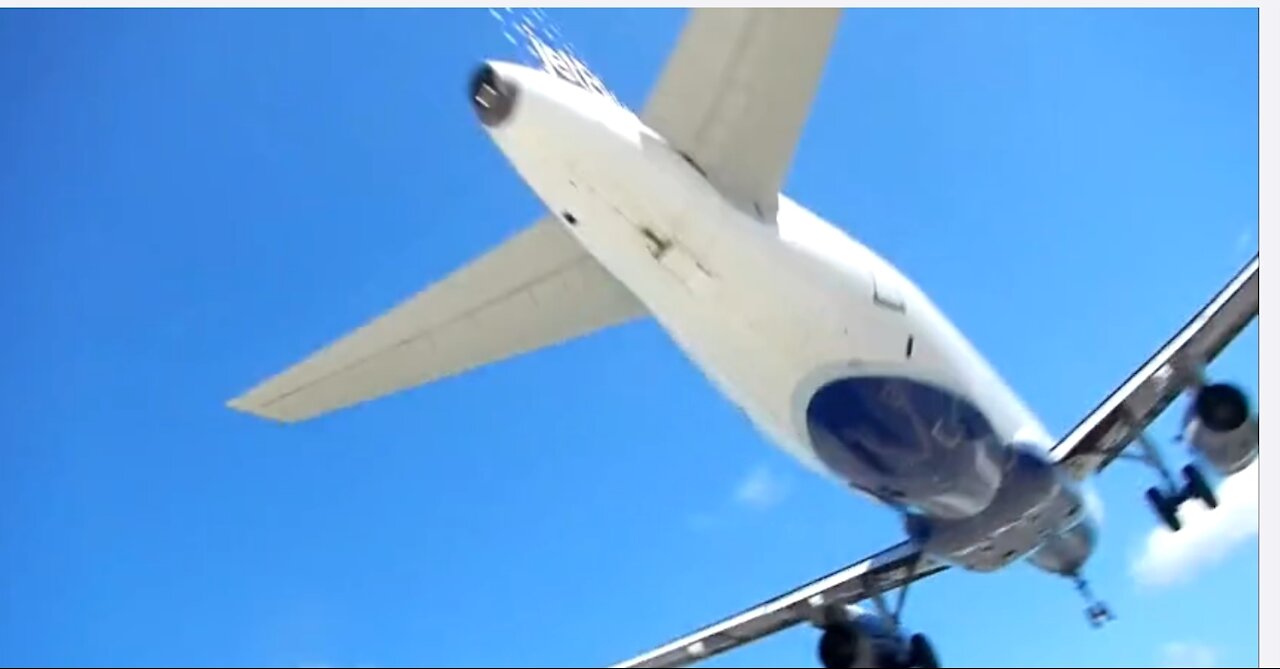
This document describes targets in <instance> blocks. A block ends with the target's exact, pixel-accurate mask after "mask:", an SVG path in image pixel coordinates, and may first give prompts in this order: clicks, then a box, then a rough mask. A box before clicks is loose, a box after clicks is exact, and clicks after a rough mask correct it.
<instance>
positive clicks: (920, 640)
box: [867, 557, 942, 669]
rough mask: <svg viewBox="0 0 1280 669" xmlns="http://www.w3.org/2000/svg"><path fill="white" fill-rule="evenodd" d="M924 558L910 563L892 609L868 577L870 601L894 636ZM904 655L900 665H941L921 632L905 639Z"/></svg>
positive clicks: (933, 668)
mask: <svg viewBox="0 0 1280 669" xmlns="http://www.w3.org/2000/svg"><path fill="white" fill-rule="evenodd" d="M923 559H924V558H923V557H921V558H919V559H917V560H916V561H915V562H913V563H912V564H911V572H910V573H909V574H908V575H907V581H906V583H904V584H903V585H902V587H900V588H898V604H897V606H895V607H894V609H893V610H892V611H890V610H889V605H888V604H887V603H886V602H885V598H884V593H882V592H881V591H880V588H879V584H877V583H876V582H875V580H874V579H870V580H869V582H868V583H867V589H868V590H869V591H870V594H871V601H872V602H874V603H875V606H876V612H877V613H879V614H880V617H881V618H883V619H884V620H885V621H886V623H887V624H888V625H889V629H890V631H891V632H892V633H893V634H894V636H900V635H901V633H902V612H903V610H904V609H905V608H906V605H907V590H908V589H909V588H910V587H911V583H912V581H913V580H914V579H915V575H916V570H917V569H919V568H920V562H921V561H922V560H923ZM904 650H905V656H904V657H901V658H899V659H900V660H901V662H902V664H901V666H902V667H911V668H918V669H937V668H938V667H941V666H942V665H941V664H939V663H938V655H937V653H935V652H934V650H933V644H932V643H930V642H929V637H927V636H925V635H923V634H919V633H917V634H912V635H911V637H910V638H908V639H907V645H906V648H905V649H904Z"/></svg>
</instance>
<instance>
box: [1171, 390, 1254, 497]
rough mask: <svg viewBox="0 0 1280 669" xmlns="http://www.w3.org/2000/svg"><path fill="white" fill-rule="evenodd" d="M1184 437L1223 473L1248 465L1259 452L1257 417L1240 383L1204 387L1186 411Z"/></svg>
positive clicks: (1229, 473)
mask: <svg viewBox="0 0 1280 669" xmlns="http://www.w3.org/2000/svg"><path fill="white" fill-rule="evenodd" d="M1184 436H1185V438H1186V440H1187V441H1188V442H1189V443H1190V444H1191V446H1192V447H1193V448H1195V449H1196V451H1197V452H1198V453H1200V455H1202V456H1203V457H1204V459H1205V460H1206V461H1208V462H1209V464H1211V465H1213V467H1214V469H1216V470H1217V471H1218V472H1219V473H1220V474H1222V475H1223V476H1229V475H1231V474H1235V473H1236V472H1239V471H1240V470H1242V469H1244V468H1245V467H1248V466H1249V465H1250V464H1252V463H1253V461H1254V459H1256V458H1257V456H1258V419H1257V416H1256V415H1255V414H1254V413H1253V410H1252V408H1251V407H1250V405H1249V398H1248V397H1247V396H1246V395H1245V393H1244V391H1242V390H1241V389H1240V388H1239V387H1238V386H1235V385H1233V384H1230V383H1213V384H1209V385H1206V386H1204V387H1203V388H1201V389H1200V390H1199V391H1198V392H1197V393H1196V394H1195V397H1194V398H1193V399H1192V402H1191V407H1190V409H1189V410H1188V411H1187V417H1186V430H1185V435H1184Z"/></svg>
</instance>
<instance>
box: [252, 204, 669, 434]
mask: <svg viewBox="0 0 1280 669" xmlns="http://www.w3.org/2000/svg"><path fill="white" fill-rule="evenodd" d="M643 314H645V310H644V308H643V307H642V306H641V305H640V303H639V302H638V301H636V299H635V298H634V297H633V296H632V295H631V293H630V292H629V291H628V290H627V289H626V288H625V287H623V286H622V284H621V283H619V282H618V281H617V280H616V279H614V278H613V277H612V276H611V275H610V274H609V273H608V271H606V270H605V269H604V268H603V267H601V266H600V264H599V263H598V262H596V261H595V260H594V259H593V258H591V257H590V256H589V255H587V254H586V252H585V251H584V250H583V249H582V247H581V246H580V245H579V244H578V242H577V241H576V240H574V239H573V238H572V237H570V236H569V234H568V233H567V232H565V231H564V230H563V229H561V228H560V226H559V223H558V221H556V220H555V219H553V218H550V217H548V218H544V219H542V220H540V221H538V222H537V223H535V224H533V225H532V226H530V227H528V228H526V229H525V230H523V231H521V232H520V233H519V234H517V235H516V236H514V237H512V238H511V239H509V240H507V241H505V242H504V243H502V244H501V245H499V246H498V247H496V248H494V249H493V250H491V251H490V252H488V253H487V254H485V255H484V256H481V257H480V258H477V259H476V260H475V261H474V262H472V263H471V264H469V265H467V266H465V267H463V268H462V269H460V270H459V271H457V272H455V273H454V274H452V275H451V276H449V277H448V278H446V279H444V280H442V281H440V282H439V283H437V284H435V285H432V286H429V287H427V288H426V289H424V290H423V291H422V292H420V293H418V294H417V295H414V296H413V297H411V298H410V299H408V300H407V301H405V302H403V303H402V304H400V305H399V306H397V307H395V308H394V309H392V310H391V311H389V312H387V313H386V314H384V315H382V316H380V317H378V318H377V319H375V320H373V321H372V322H370V323H368V324H367V325H365V326H363V327H361V328H359V329H358V330H355V331H354V332H352V333H351V334H349V335H347V336H345V337H343V338H342V339H339V340H338V341H336V342H334V343H333V344H331V345H329V346H328V347H326V348H324V349H322V350H320V351H318V352H316V353H315V354H313V355H312V356H311V357H309V358H307V359H305V360H303V361H302V362H300V363H298V364H297V365H295V366H293V367H291V368H289V369H287V370H285V371H284V372H281V373H280V374H278V375H276V376H274V377H272V378H270V379H268V380H266V381H265V382H263V383H262V384H260V385H258V386H257V387H255V388H253V389H252V390H250V391H249V392H247V393H245V394H243V395H241V396H240V397H237V398H235V399H234V400H232V401H231V402H229V406H231V407H233V408H235V409H239V410H241V411H245V412H248V413H251V414H256V415H258V416H262V417H266V418H272V419H275V420H279V421H286V422H291V421H299V420H304V419H308V418H312V417H314V416H317V415H319V414H322V413H325V412H328V411H332V410H335V409H339V408H343V407H347V406H350V405H353V404H356V403H358V402H362V401H366V400H371V399H374V398H377V397H380V396H383V395H386V394H388V393H392V392H395V391H399V390H403V389H406V388H409V387H412V386H416V385H420V384H422V383H425V382H428V381H432V380H436V379H440V378H443V377H446V376H450V375H453V374H457V373H460V372H463V371H466V370H468V369H472V368H474V367H477V366H480V365H483V364H486V363H491V362H495V361H498V360H501V359H504V358H509V357H511V356H514V355H517V354H521V353H526V352H529V351H533V350H535V349H539V348H542V347H545V346H549V345H552V344H556V343H558V342H562V341H565V340H568V339H571V338H574V337H578V336H581V335H585V334H587V333H590V332H593V331H596V330H599V329H602V328H605V327H608V326H611V325H615V324H618V323H621V322H624V321H627V320H630V319H633V318H635V317H638V316H641V315H643Z"/></svg>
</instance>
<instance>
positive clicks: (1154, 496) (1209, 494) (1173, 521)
mask: <svg viewBox="0 0 1280 669" xmlns="http://www.w3.org/2000/svg"><path fill="white" fill-rule="evenodd" d="M1138 443H1139V444H1140V445H1141V446H1142V452H1141V453H1140V454H1136V455H1132V454H1129V453H1124V454H1122V456H1123V457H1126V458H1127V459H1130V460H1136V461H1138V462H1141V463H1144V464H1146V465H1148V466H1150V467H1151V468H1152V469H1154V470H1155V471H1156V473H1157V474H1159V475H1160V483H1161V485H1158V486H1152V487H1151V488H1148V489H1147V502H1148V503H1149V504H1150V505H1151V508H1152V510H1153V511H1155V513H1156V515H1157V516H1158V517H1159V518H1160V520H1161V521H1162V522H1164V525H1165V527H1168V528H1169V530H1170V531H1172V532H1177V531H1178V530H1180V529H1182V521H1181V520H1180V519H1179V518H1178V508H1179V507H1181V506H1182V503H1183V502H1186V501H1189V500H1192V499H1198V500H1200V501H1201V502H1204V504H1205V506H1207V507H1209V508H1210V509H1214V508H1217V506H1218V498H1217V496H1216V495H1214V494H1213V488H1211V487H1209V484H1208V482H1207V481H1205V478H1204V475H1203V474H1201V473H1200V469H1199V468H1198V467H1196V466H1195V465H1187V466H1185V467H1183V468H1182V479H1183V484H1182V485H1178V484H1177V483H1176V482H1175V481H1174V478H1173V475H1172V474H1171V473H1170V472H1169V468H1168V467H1167V466H1166V465H1165V463H1164V459H1163V458H1161V457H1160V452H1159V451H1158V450H1156V446H1155V444H1153V443H1151V439H1150V438H1149V437H1147V435H1146V433H1145V432H1139V433H1138Z"/></svg>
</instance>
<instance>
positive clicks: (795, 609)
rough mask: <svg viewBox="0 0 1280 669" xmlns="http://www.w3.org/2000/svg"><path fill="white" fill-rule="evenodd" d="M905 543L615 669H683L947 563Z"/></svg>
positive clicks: (931, 571)
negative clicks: (928, 557) (925, 556)
mask: <svg viewBox="0 0 1280 669" xmlns="http://www.w3.org/2000/svg"><path fill="white" fill-rule="evenodd" d="M919 560H920V553H919V552H918V551H917V550H916V549H915V548H914V547H913V546H912V545H911V544H909V543H906V542H903V543H901V544H898V545H897V546H894V547H892V548H889V549H887V550H884V551H882V552H880V553H877V554H876V555H873V556H871V557H869V558H867V559H865V560H862V561H861V562H858V563H857V564H854V565H850V566H848V567H845V568H844V569H841V570H840V571H837V572H833V573H831V574H828V575H826V576H823V577H822V578H819V579H817V580H816V581H813V582H812V583H809V584H806V585H803V586H801V587H799V588H796V589H795V590H792V591H791V592H788V593H787V594H785V595H782V596H780V597H777V598H775V599H771V600H769V601H767V602H764V603H763V604H759V605H757V606H754V607H752V608H750V609H747V610H746V611H743V612H742V613H739V614H737V615H734V616H731V617H729V618H726V619H725V620H723V621H721V622H718V623H716V624H714V625H709V626H707V627H705V628H703V629H701V630H698V631H697V632H694V633H693V634H690V635H688V636H684V637H681V638H679V639H676V640H675V641H672V642H671V643H668V644H666V645H663V646H661V647H659V648H657V649H655V650H652V651H650V652H648V653H645V654H643V655H639V656H636V657H634V658H632V659H630V660H627V661H625V662H621V663H619V664H616V665H613V666H615V667H681V666H686V665H688V664H691V663H693V662H697V661H701V660H705V659H707V658H708V657H711V656H712V655H717V654H719V653H723V652H725V651H728V650H731V649H733V648H737V647H738V646H742V645H744V644H747V643H750V642H752V641H755V640H757V639H761V638H764V637H766V636H769V635H770V634H774V633H775V632H780V631H782V630H784V629H786V628H788V627H791V626H793V625H796V624H797V623H803V622H816V621H818V620H819V619H820V618H821V616H822V615H823V613H822V612H823V610H824V609H825V608H826V607H828V606H832V605H838V604H851V603H854V602H857V601H859V600H862V599H865V598H866V597H868V596H869V595H870V593H871V590H870V589H869V588H872V587H874V588H877V589H879V590H881V591H889V590H892V589H894V588H896V587H898V586H901V585H906V584H907V583H910V582H912V581H915V580H918V579H921V578H924V577H926V576H930V575H932V574H936V573H938V572H940V571H943V570H945V569H946V568H947V567H946V566H944V565H942V564H938V563H936V562H933V561H929V560H926V561H925V562H924V563H921V564H917V563H918V562H919Z"/></svg>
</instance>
